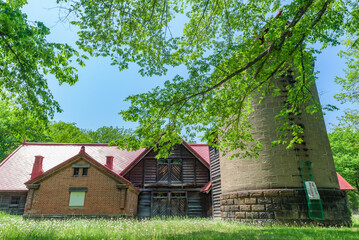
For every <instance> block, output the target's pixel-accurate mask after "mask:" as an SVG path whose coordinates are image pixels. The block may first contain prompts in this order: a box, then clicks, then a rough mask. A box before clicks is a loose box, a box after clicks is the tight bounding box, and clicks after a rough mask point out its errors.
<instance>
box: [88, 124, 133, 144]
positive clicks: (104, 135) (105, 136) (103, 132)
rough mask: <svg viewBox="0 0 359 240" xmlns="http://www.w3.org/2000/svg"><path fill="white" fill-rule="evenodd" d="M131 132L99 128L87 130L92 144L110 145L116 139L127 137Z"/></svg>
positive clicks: (104, 127)
mask: <svg viewBox="0 0 359 240" xmlns="http://www.w3.org/2000/svg"><path fill="white" fill-rule="evenodd" d="M130 132H131V130H127V129H124V128H119V127H112V126H110V127H106V126H103V127H100V128H98V129H97V130H95V131H93V130H89V131H87V134H88V135H89V137H90V139H91V142H92V143H111V142H114V141H115V140H117V139H120V138H122V137H123V136H127V135H128V134H129V133H130Z"/></svg>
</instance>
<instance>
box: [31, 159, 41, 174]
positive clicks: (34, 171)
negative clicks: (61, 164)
mask: <svg viewBox="0 0 359 240" xmlns="http://www.w3.org/2000/svg"><path fill="white" fill-rule="evenodd" d="M43 159H44V157H43V156H35V162H34V165H33V167H32V172H31V179H34V178H36V177H38V176H40V175H41V174H43V173H44V170H42V160H43Z"/></svg>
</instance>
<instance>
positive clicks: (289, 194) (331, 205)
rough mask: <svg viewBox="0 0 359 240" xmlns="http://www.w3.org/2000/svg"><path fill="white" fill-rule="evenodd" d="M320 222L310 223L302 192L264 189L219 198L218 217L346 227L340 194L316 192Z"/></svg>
mask: <svg viewBox="0 0 359 240" xmlns="http://www.w3.org/2000/svg"><path fill="white" fill-rule="evenodd" d="M318 191H319V194H320V198H321V200H322V205H323V211H324V220H323V221H322V220H311V219H309V215H308V204H307V199H306V196H305V192H304V189H266V190H251V191H239V192H232V193H225V194H222V195H221V217H222V219H224V220H236V221H241V222H255V223H282V224H283V223H284V224H299V225H303V224H315V225H321V226H350V225H351V218H350V213H349V211H348V207H347V206H348V200H347V197H346V194H345V193H344V192H343V191H340V190H337V189H318Z"/></svg>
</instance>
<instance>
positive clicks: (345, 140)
mask: <svg viewBox="0 0 359 240" xmlns="http://www.w3.org/2000/svg"><path fill="white" fill-rule="evenodd" d="M328 136H329V140H330V146H331V149H332V152H333V157H334V162H335V166H336V170H337V171H338V172H339V174H340V175H342V176H343V177H344V178H345V179H346V180H347V181H348V182H349V183H350V184H351V185H352V186H353V187H354V188H355V190H354V191H353V192H351V193H349V200H350V202H351V205H352V207H353V208H354V207H356V208H358V207H359V131H353V130H352V129H351V128H343V127H342V128H339V127H337V128H335V129H334V130H333V131H332V132H331V133H329V134H328Z"/></svg>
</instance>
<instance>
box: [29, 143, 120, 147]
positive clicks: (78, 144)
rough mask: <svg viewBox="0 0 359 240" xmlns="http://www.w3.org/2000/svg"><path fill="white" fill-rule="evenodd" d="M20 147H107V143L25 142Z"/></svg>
mask: <svg viewBox="0 0 359 240" xmlns="http://www.w3.org/2000/svg"><path fill="white" fill-rule="evenodd" d="M22 145H38V146H61V145H64V146H65V145H68V146H108V147H111V146H109V144H108V143H44V142H26V143H23V144H22ZM112 146H117V145H112Z"/></svg>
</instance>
